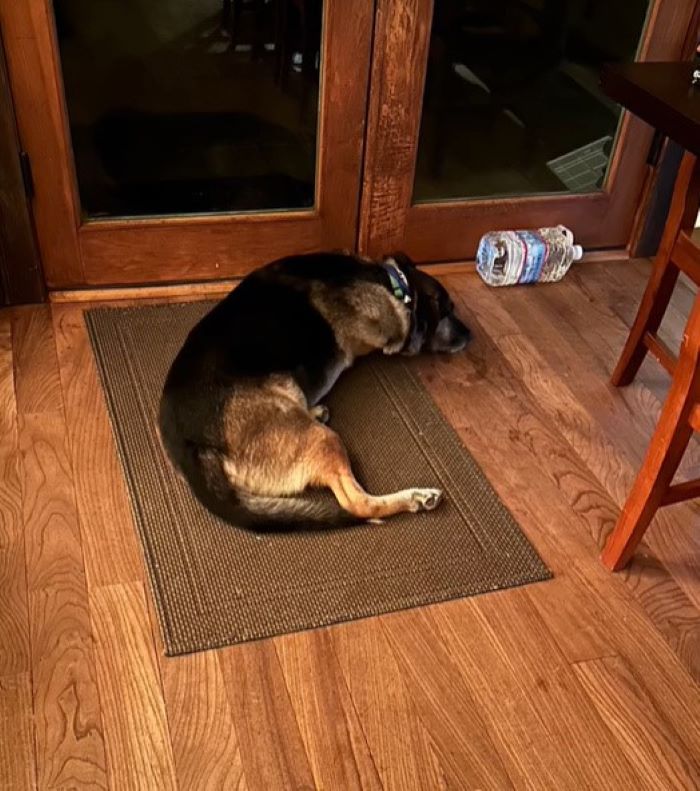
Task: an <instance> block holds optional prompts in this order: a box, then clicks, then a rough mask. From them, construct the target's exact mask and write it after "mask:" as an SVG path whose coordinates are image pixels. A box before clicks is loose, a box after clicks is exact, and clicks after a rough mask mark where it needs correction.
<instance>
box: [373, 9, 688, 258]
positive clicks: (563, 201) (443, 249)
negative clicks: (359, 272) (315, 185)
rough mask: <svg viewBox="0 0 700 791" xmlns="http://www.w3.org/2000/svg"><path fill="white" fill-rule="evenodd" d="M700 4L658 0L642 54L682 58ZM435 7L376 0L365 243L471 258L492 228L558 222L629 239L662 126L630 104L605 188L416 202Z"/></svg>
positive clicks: (582, 236)
mask: <svg viewBox="0 0 700 791" xmlns="http://www.w3.org/2000/svg"><path fill="white" fill-rule="evenodd" d="M696 10H697V2H696V0H653V5H652V6H651V8H650V10H649V14H648V17H647V24H646V27H645V30H644V33H643V38H642V41H641V43H640V48H639V51H638V57H639V59H640V60H650V61H660V60H676V59H678V57H679V56H680V55H681V53H683V51H684V47H685V46H686V43H687V36H688V28H689V25H691V23H692V22H693V20H694V19H696V18H697V17H696ZM432 16H433V0H377V12H376V22H375V35H374V50H373V59H372V75H371V78H370V86H371V88H370V105H369V118H368V125H367V127H368V131H367V146H366V151H365V162H366V166H365V172H364V177H363V190H362V203H361V210H360V229H359V236H358V239H359V245H358V246H359V249H360V251H361V252H362V253H364V254H366V255H370V256H379V255H383V254H386V253H391V252H392V251H395V250H399V249H401V250H404V251H405V252H406V253H408V254H409V255H410V256H411V257H413V258H414V259H415V260H416V261H419V262H422V263H430V262H438V261H454V260H467V259H472V258H474V254H475V251H476V247H477V244H478V241H479V239H480V238H481V236H482V235H483V234H484V233H486V232H487V231H489V230H493V229H497V228H513V227H525V228H537V227H541V226H546V225H551V224H552V223H553V222H555V223H556V224H560V223H561V224H564V225H567V226H569V227H570V228H572V230H574V232H575V234H576V236H577V241H580V242H581V244H583V245H584V247H585V248H587V249H596V248H598V249H601V248H616V247H625V246H626V245H627V243H628V241H629V238H630V233H631V230H632V225H633V222H634V218H635V213H636V210H637V203H638V199H639V196H640V194H641V191H642V187H643V184H644V179H645V176H646V169H645V160H646V158H647V155H648V152H649V148H650V145H651V141H652V135H653V131H652V130H651V129H650V128H649V127H648V126H647V125H646V124H644V123H643V122H642V121H640V120H639V119H637V118H634V117H633V116H631V115H630V114H628V113H624V114H623V117H622V120H621V124H620V128H619V136H618V138H617V144H616V146H615V152H614V155H613V159H612V162H611V165H610V168H609V171H608V177H607V179H606V185H605V189H604V190H603V191H602V192H596V193H589V194H583V195H577V194H574V195H567V194H564V195H542V196H525V197H506V198H486V199H478V200H474V199H472V200H449V201H443V202H435V203H420V204H413V203H412V197H413V182H414V176H415V169H416V160H417V154H418V137H419V132H420V123H421V117H422V109H423V92H424V86H425V78H426V73H427V67H428V49H429V45H430V33H431V23H432ZM406 63H412V64H414V68H413V69H406V68H405V64H406Z"/></svg>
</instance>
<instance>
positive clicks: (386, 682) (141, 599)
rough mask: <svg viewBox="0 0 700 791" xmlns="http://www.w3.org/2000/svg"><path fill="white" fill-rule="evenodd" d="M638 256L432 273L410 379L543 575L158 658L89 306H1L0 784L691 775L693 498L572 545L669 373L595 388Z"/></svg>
mask: <svg viewBox="0 0 700 791" xmlns="http://www.w3.org/2000/svg"><path fill="white" fill-rule="evenodd" d="M648 272H649V264H648V262H645V261H641V262H639V261H637V262H630V263H619V262H618V263H608V264H606V263H604V262H596V263H587V264H582V265H580V266H579V267H578V268H577V269H574V270H573V271H572V272H570V274H569V275H568V276H567V278H566V279H565V280H564V281H563V282H562V283H560V284H558V285H548V286H538V287H534V288H513V289H498V290H495V289H494V290H492V289H488V288H487V287H485V286H484V285H483V284H482V283H481V282H480V281H479V280H478V278H477V277H476V276H475V275H473V274H466V273H459V274H454V275H449V276H446V278H445V282H446V283H447V285H448V286H449V287H450V289H451V290H452V291H453V293H454V294H455V295H456V301H457V302H458V303H459V305H460V310H461V313H462V314H463V316H464V318H465V319H466V320H467V322H468V323H469V324H470V325H471V326H472V328H473V329H474V333H475V341H474V344H473V347H472V349H471V351H470V352H469V354H467V355H463V356H459V357H453V358H449V359H444V358H432V359H431V360H430V363H429V365H428V366H427V367H426V373H425V379H426V381H427V382H428V384H429V386H430V389H431V391H432V393H433V395H434V398H435V400H436V402H437V403H438V404H439V406H440V407H441V408H442V409H443V411H444V412H445V414H446V415H447V416H448V417H449V419H450V420H451V422H452V423H453V425H454V426H455V428H456V429H457V431H458V432H459V434H460V436H461V437H462V439H463V441H464V442H465V444H466V445H467V446H468V447H469V448H470V450H471V452H472V453H473V455H474V456H475V458H476V459H477V461H478V462H479V463H480V464H481V466H482V467H483V469H484V471H485V472H486V474H487V475H488V477H489V478H490V480H491V482H492V483H493V485H494V487H495V488H496V490H497V491H498V493H499V494H500V496H501V497H502V498H503V500H504V502H505V503H506V504H507V505H508V507H509V508H510V509H511V511H512V512H513V513H514V515H515V517H516V518H517V520H518V522H519V523H520V525H521V526H522V529H523V530H524V531H525V533H526V534H527V536H528V537H529V539H530V540H531V541H532V543H533V544H534V545H535V546H536V547H537V549H538V551H539V552H540V554H541V555H542V556H543V558H544V560H545V562H546V563H547V564H548V565H549V567H550V568H551V569H552V570H553V572H554V574H555V577H554V579H553V580H551V581H549V582H545V583H541V584H537V585H531V586H527V587H524V588H519V589H512V590H506V591H500V592H496V593H492V594H488V595H484V596H479V597H475V598H471V599H464V600H459V601H453V602H449V603H446V604H440V605H435V606H431V607H424V608H420V609H416V610H410V611H406V612H401V613H396V614H392V615H387V616H383V617H381V618H373V619H368V620H364V621H358V622H354V623H349V624H344V625H340V626H336V627H332V628H330V629H322V630H317V631H311V632H304V633H300V634H294V635H286V636H282V637H279V638H277V639H274V640H267V641H262V642H258V643H250V644H246V645H241V646H234V647H230V648H225V649H222V650H219V651H209V652H204V653H200V654H196V655H192V656H186V657H181V658H173V659H167V658H166V657H165V656H164V654H163V649H162V644H161V640H160V634H159V631H158V624H157V621H156V616H155V611H154V607H153V604H152V600H151V597H150V592H149V587H148V586H149V583H148V580H147V577H146V574H145V570H144V566H143V563H142V559H141V551H140V546H139V543H138V540H137V537H136V533H135V530H134V527H133V524H132V519H131V513H130V507H129V502H128V499H127V494H126V488H125V486H124V482H123V480H122V477H121V472H120V467H119V461H118V458H117V456H116V451H115V446H114V442H113V439H112V435H111V431H110V426H109V421H108V417H107V414H106V411H105V406H104V402H103V399H102V395H101V392H100V390H99V385H98V380H97V374H96V370H95V367H94V365H93V361H92V357H91V351H90V348H89V343H88V339H87V334H86V331H85V328H84V324H83V321H82V311H83V309H84V308H85V307H87V306H88V305H87V304H86V303H79V304H78V303H61V304H55V305H53V307H52V308H49V307H37V308H23V309H15V310H5V311H2V312H0V602H1V605H0V788H2V789H12V790H13V791H14V790H15V789H24V788H34V787H37V786H38V787H39V788H42V789H43V788H47V789H49V788H51V789H59V788H60V789H65V788H78V787H80V788H82V787H90V788H107V787H109V788H114V789H119V790H121V789H139V791H141V790H142V789H158V790H159V791H160V789H167V788H181V789H218V788H221V789H248V790H249V791H275V790H276V789H284V790H285V791H286V789H311V788H323V789H329V790H331V791H340V790H341V789H342V791H344V790H345V789H360V788H362V789H381V788H384V789H397V791H408V790H409V789H421V790H423V789H431V790H432V789H442V788H446V789H510V788H518V789H520V788H530V789H537V790H538V791H539V789H557V791H561V790H562V789H576V790H577V791H578V790H579V789H603V788H604V789H654V790H655V791H659V790H660V789H672V788H673V789H676V788H677V789H696V788H699V787H700V691H699V689H698V681H699V680H700V530H699V529H698V528H700V510H699V508H698V504H693V503H688V504H682V505H677V506H673V507H670V508H668V509H666V510H664V511H663V512H661V513H660V514H659V516H658V518H657V519H656V520H655V522H654V523H653V524H652V526H651V528H650V529H649V531H648V532H647V535H646V539H645V541H644V543H643V545H642V547H641V549H640V551H639V552H638V555H637V557H636V559H635V561H634V562H633V564H632V566H631V567H630V568H629V570H628V571H626V572H624V573H621V574H617V575H611V574H609V573H608V572H607V571H606V570H605V569H604V568H603V567H602V565H601V564H600V562H599V560H598V553H599V551H600V549H601V547H602V544H603V541H604V538H605V536H606V535H607V533H608V532H609V531H610V530H611V528H612V525H613V524H614V521H615V519H616V517H617V514H618V512H619V509H620V506H621V505H622V503H623V501H624V499H625V496H626V493H627V491H628V489H629V487H630V485H631V483H632V480H633V479H634V476H635V474H636V471H637V468H638V466H639V464H640V462H641V459H642V455H643V453H644V450H645V448H646V444H647V442H648V439H649V436H650V435H651V432H652V429H653V426H654V424H655V421H656V419H657V416H658V413H659V408H660V404H661V403H662V401H663V398H664V396H665V392H666V390H667V387H668V376H667V375H666V373H665V372H663V371H662V370H661V369H660V368H658V367H657V366H656V364H655V363H654V362H653V361H649V362H647V363H645V365H644V366H643V368H642V371H641V373H640V376H639V377H638V379H637V381H635V382H634V383H633V384H632V385H630V386H629V387H627V388H625V389H623V390H616V389H615V388H613V387H611V386H610V385H609V384H608V379H609V375H610V373H611V371H612V369H613V367H614V364H615V362H616V359H617V355H618V354H619V351H620V349H621V348H622V344H623V341H624V338H625V336H626V331H627V327H628V326H629V324H630V323H631V320H632V318H633V316H634V312H635V309H636V305H637V303H638V300H639V297H640V296H641V292H642V289H643V287H644V283H645V280H646V276H647V275H648ZM691 299H692V294H691V292H690V289H689V288H688V287H687V286H686V285H685V284H681V285H680V286H679V288H678V290H677V293H676V295H675V297H674V302H673V305H672V309H671V311H670V314H669V318H668V321H667V322H666V324H665V327H664V333H665V336H664V337H665V339H666V340H667V341H668V342H670V343H671V344H672V345H674V344H677V343H678V341H679V338H680V336H681V333H682V328H683V321H684V317H685V315H687V311H688V307H689V304H690V301H691ZM699 472H700V442H699V441H698V440H694V441H693V443H692V447H691V449H690V452H689V453H688V456H687V458H686V460H685V462H684V465H683V474H684V475H686V476H688V477H690V476H694V475H697V474H698V473H699Z"/></svg>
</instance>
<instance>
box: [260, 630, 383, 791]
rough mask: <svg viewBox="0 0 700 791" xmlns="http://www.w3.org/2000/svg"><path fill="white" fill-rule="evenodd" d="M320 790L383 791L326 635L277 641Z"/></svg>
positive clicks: (305, 634)
mask: <svg viewBox="0 0 700 791" xmlns="http://www.w3.org/2000/svg"><path fill="white" fill-rule="evenodd" d="M275 648H276V650H277V655H278V657H279V659H280V664H281V666H282V672H283V674H284V679H285V682H286V684H287V689H288V690H289V697H290V699H291V701H292V706H293V708H294V712H295V714H296V719H297V722H298V724H299V731H300V733H301V738H302V740H303V742H304V746H305V748H306V753H307V755H308V757H309V763H310V765H311V771H312V772H313V776H314V782H315V785H316V787H317V788H327V789H334V788H342V789H347V790H348V791H351V789H381V788H382V785H381V782H380V780H379V776H378V774H377V769H376V767H375V766H374V762H373V760H372V756H371V754H370V751H369V747H368V745H367V741H366V739H365V736H364V733H363V731H362V727H361V725H360V722H359V719H358V717H357V712H356V711H355V707H354V705H353V703H352V699H351V698H350V694H349V692H348V689H347V686H346V685H345V680H344V678H343V675H342V672H341V670H340V666H339V664H338V660H337V658H336V656H335V653H334V650H333V642H332V638H331V635H330V632H329V631H328V630H317V631H313V632H301V633H300V634H296V635H289V636H286V637H282V638H280V639H279V640H276V641H275Z"/></svg>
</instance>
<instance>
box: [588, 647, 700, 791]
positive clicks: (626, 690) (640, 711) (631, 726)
mask: <svg viewBox="0 0 700 791" xmlns="http://www.w3.org/2000/svg"><path fill="white" fill-rule="evenodd" d="M574 673H575V674H576V677H577V678H578V680H579V682H580V684H581V686H582V687H583V688H584V689H585V690H586V693H587V694H588V696H589V697H590V699H591V702H592V703H593V705H594V706H595V707H596V709H597V710H598V712H599V714H600V718H601V719H602V720H603V721H604V722H605V723H606V725H607V727H608V729H609V730H610V731H612V732H613V734H614V735H615V738H616V741H617V744H618V746H619V748H620V751H621V752H622V754H624V755H625V757H626V758H627V760H628V761H629V763H631V764H632V766H634V767H635V769H636V771H637V773H638V774H640V775H642V777H644V778H645V780H646V781H647V782H648V784H649V785H650V786H651V787H652V788H668V789H672V788H673V789H676V788H677V789H687V788H697V787H698V785H700V768H699V767H698V765H697V763H696V762H695V761H694V760H693V759H692V757H690V756H689V755H688V754H687V752H686V751H685V750H684V749H683V747H682V746H681V745H682V739H681V738H680V736H679V734H677V733H676V732H675V730H674V729H673V727H672V726H671V725H670V724H669V723H668V722H667V721H666V718H665V716H664V712H663V707H662V706H661V707H659V706H658V705H657V704H656V703H655V701H653V700H652V699H651V698H650V697H649V695H648V694H647V692H646V690H645V688H644V682H643V680H640V679H637V678H635V676H634V674H633V673H632V671H631V670H630V668H629V667H628V666H627V665H626V663H625V662H623V661H622V660H621V659H620V658H619V657H614V656H612V657H605V658H603V659H594V660H592V661H590V662H581V663H579V664H577V665H574Z"/></svg>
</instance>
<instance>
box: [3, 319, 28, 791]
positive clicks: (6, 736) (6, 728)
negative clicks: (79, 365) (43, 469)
mask: <svg viewBox="0 0 700 791" xmlns="http://www.w3.org/2000/svg"><path fill="white" fill-rule="evenodd" d="M11 315H12V314H11V312H10V311H0V601H1V602H2V605H1V606H0V787H2V788H8V789H13V791H14V789H18V791H19V790H20V789H32V788H35V786H36V772H35V761H34V744H33V722H34V717H33V710H32V681H31V657H30V648H29V608H28V602H27V598H28V597H27V579H26V572H25V564H24V534H23V530H22V503H21V483H20V476H19V448H18V437H17V408H16V403H15V393H14V377H13V372H12V369H13V365H12V343H11V338H12V336H11Z"/></svg>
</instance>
